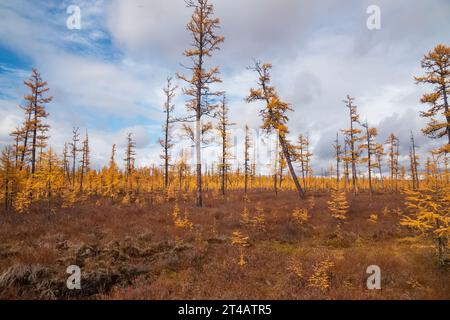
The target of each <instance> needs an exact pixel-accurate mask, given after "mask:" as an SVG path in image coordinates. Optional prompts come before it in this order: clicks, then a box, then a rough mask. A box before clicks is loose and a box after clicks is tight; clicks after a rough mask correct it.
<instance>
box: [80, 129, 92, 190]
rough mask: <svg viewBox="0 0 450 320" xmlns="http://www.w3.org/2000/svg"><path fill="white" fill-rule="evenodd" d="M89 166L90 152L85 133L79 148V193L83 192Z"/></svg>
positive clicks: (87, 137)
mask: <svg viewBox="0 0 450 320" xmlns="http://www.w3.org/2000/svg"><path fill="white" fill-rule="evenodd" d="M89 166H90V150H89V136H88V133H87V131H86V136H85V138H84V140H83V142H82V147H81V163H80V192H83V182H84V179H85V177H86V176H87V175H88V173H89Z"/></svg>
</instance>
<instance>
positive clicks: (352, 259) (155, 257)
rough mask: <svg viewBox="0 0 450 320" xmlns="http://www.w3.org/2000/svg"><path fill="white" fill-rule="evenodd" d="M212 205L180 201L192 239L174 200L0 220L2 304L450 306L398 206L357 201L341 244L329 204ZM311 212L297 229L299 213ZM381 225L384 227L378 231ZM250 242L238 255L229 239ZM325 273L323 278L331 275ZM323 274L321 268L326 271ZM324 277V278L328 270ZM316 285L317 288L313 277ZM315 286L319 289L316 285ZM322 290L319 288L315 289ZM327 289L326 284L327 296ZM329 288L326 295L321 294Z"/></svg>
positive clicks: (236, 201)
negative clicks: (341, 302) (73, 271)
mask: <svg viewBox="0 0 450 320" xmlns="http://www.w3.org/2000/svg"><path fill="white" fill-rule="evenodd" d="M249 198H250V202H249V203H247V207H248V208H249V211H250V218H252V217H254V216H255V215H256V214H257V210H256V208H257V207H260V208H263V209H264V222H263V223H262V222H259V223H249V224H245V225H243V224H242V223H241V220H242V217H241V213H242V211H243V208H244V205H245V203H244V201H243V195H242V194H241V193H237V192H236V193H230V194H229V195H227V197H226V198H225V199H223V198H221V197H219V198H215V197H214V196H213V195H212V194H209V195H208V196H206V197H205V207H204V208H201V209H198V208H195V207H194V206H193V203H194V201H193V200H192V199H187V201H183V200H180V201H179V206H180V209H181V211H182V212H184V210H185V209H186V208H187V209H188V211H189V213H190V214H189V219H190V220H191V221H192V222H193V228H192V229H189V228H177V227H176V226H175V224H174V222H173V217H172V211H173V207H174V205H175V200H174V199H172V200H171V202H169V203H164V204H162V205H157V204H153V205H150V204H146V205H144V206H143V207H142V208H138V207H136V206H133V205H130V206H125V205H111V204H109V203H108V202H107V201H105V202H104V203H102V205H101V206H96V205H95V204H94V203H92V205H83V206H82V207H80V208H78V209H67V210H62V211H61V212H59V213H58V214H57V215H55V216H52V217H48V216H47V215H46V214H43V213H39V212H34V213H29V214H24V215H12V216H5V215H4V214H3V215H2V216H1V220H2V223H1V226H0V297H1V298H6V299H20V298H40V299H55V298H56V299H70V298H75V299H79V298H96V299H449V298H450V277H449V275H450V270H446V269H442V268H439V267H438V266H437V263H436V259H435V258H434V249H433V245H432V243H430V242H428V241H425V240H421V241H418V240H416V238H413V237H412V234H411V233H410V232H409V231H408V230H405V229H403V228H400V227H399V224H398V216H397V213H395V212H394V210H395V209H397V208H400V209H402V203H403V199H402V196H400V195H374V196H373V199H372V201H370V198H369V197H368V196H367V195H358V196H357V197H353V196H350V199H349V200H350V205H351V206H350V212H349V214H348V217H349V219H348V220H347V221H346V222H345V223H344V224H343V225H342V228H341V232H339V233H337V232H336V222H335V220H334V219H333V218H332V217H331V216H330V214H329V211H328V209H327V203H326V202H327V201H328V200H329V195H327V194H315V195H314V198H315V201H314V202H315V205H314V207H313V208H312V209H311V208H309V204H308V203H309V202H305V203H302V202H300V201H299V200H298V199H297V198H296V196H295V193H291V192H282V193H280V194H279V195H278V196H277V197H276V196H274V194H273V193H270V192H255V193H251V194H250V195H249ZM296 208H300V209H302V208H307V209H308V214H309V220H308V221H307V222H306V223H305V224H304V225H299V224H298V223H297V222H296V220H295V218H294V217H293V216H292V212H293V210H294V209H296ZM373 214H377V215H378V221H377V222H373V221H369V218H370V216H371V215H373ZM235 230H241V231H243V233H244V234H246V235H248V236H249V243H250V246H249V247H246V248H244V249H243V253H244V257H245V262H246V264H245V266H243V267H241V266H239V264H238V263H239V258H240V252H239V249H238V248H237V247H236V246H233V245H232V244H231V241H230V237H231V235H232V233H233V231H235ZM71 264H77V265H79V266H80V267H81V269H82V275H83V276H82V290H81V291H69V290H67V288H66V287H65V281H66V277H68V275H67V274H65V270H66V267H67V266H69V265H71ZM373 264H375V265H379V266H380V267H381V270H382V290H380V291H370V290H367V289H366V279H367V276H368V275H367V274H366V273H365V272H366V268H367V267H368V266H369V265H373ZM324 265H325V266H324ZM321 266H322V267H321ZM321 268H322V269H321ZM314 275H315V276H314ZM313 276H314V279H315V280H314V281H313V280H311V278H312V277H313ZM317 278H318V279H319V280H317ZM318 283H319V284H318ZM320 283H325V284H323V285H320Z"/></svg>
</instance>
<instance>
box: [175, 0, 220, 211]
mask: <svg viewBox="0 0 450 320" xmlns="http://www.w3.org/2000/svg"><path fill="white" fill-rule="evenodd" d="M186 3H187V6H188V8H192V9H193V10H194V13H193V14H192V17H191V20H190V21H189V22H188V24H187V26H186V28H187V30H188V32H189V33H190V34H191V36H192V47H191V48H189V49H187V50H186V51H185V52H184V55H185V56H186V57H188V58H190V59H191V62H192V65H191V66H190V67H187V69H188V70H189V71H190V72H191V73H192V75H191V76H190V77H188V76H185V75H182V74H178V78H179V79H181V80H183V81H185V82H186V83H187V84H188V87H186V88H184V89H183V92H184V94H185V95H187V96H189V97H191V99H190V100H189V101H188V103H187V108H188V110H190V111H192V112H193V113H194V119H195V150H196V165H197V167H196V175H197V192H196V204H197V206H198V207H201V206H203V196H202V159H201V141H202V137H201V134H202V124H201V121H202V117H203V116H205V115H212V113H213V111H214V109H215V107H216V105H211V104H209V102H208V100H209V99H208V98H209V97H213V96H218V95H220V94H221V93H220V92H213V91H211V90H210V86H211V85H212V84H215V83H218V82H221V79H220V78H219V68H218V67H213V68H210V69H207V68H206V65H205V62H206V59H207V58H211V57H212V55H213V52H214V51H216V50H219V45H220V44H221V43H222V42H223V41H224V40H225V38H224V37H223V36H218V35H217V34H216V31H217V29H218V28H219V27H220V19H218V18H216V17H214V6H213V5H212V4H211V3H210V2H209V0H187V1H186Z"/></svg>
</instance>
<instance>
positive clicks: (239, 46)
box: [0, 0, 450, 173]
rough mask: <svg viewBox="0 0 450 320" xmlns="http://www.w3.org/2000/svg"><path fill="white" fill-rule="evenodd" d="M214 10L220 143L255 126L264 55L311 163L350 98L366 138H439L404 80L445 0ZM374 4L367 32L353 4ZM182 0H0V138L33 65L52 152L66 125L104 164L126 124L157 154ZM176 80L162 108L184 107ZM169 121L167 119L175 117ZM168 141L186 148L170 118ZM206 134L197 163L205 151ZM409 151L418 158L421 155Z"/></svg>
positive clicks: (323, 159) (14, 117)
mask: <svg viewBox="0 0 450 320" xmlns="http://www.w3.org/2000/svg"><path fill="white" fill-rule="evenodd" d="M211 2H212V3H213V4H214V6H215V11H216V16H217V17H219V18H220V19H221V29H220V30H219V31H218V33H219V34H221V35H224V36H225V42H224V43H223V44H222V45H221V50H220V51H218V52H216V53H215V54H214V56H213V57H212V58H211V59H210V60H208V61H207V64H208V66H216V65H217V66H220V69H221V77H222V80H223V82H222V83H221V84H220V85H218V86H217V87H216V88H217V89H218V90H222V91H226V92H227V97H228V102H229V108H230V118H231V120H232V121H233V122H234V123H235V124H236V125H235V126H234V129H233V132H232V134H233V137H234V136H236V138H233V141H235V142H236V146H235V147H234V148H233V152H234V153H235V155H237V157H236V158H235V159H234V160H233V161H234V164H237V162H239V161H240V160H241V158H242V157H241V156H240V155H241V154H242V140H243V139H242V136H243V128H244V126H245V125H246V124H248V125H249V126H250V127H251V128H253V129H254V132H257V130H258V128H259V127H260V126H261V119H260V118H259V113H258V112H259V110H260V109H261V107H262V106H261V105H259V104H257V103H255V104H247V103H246V102H245V101H244V98H245V96H246V95H247V94H248V92H249V89H250V88H251V87H254V86H255V83H256V77H255V75H254V74H253V73H252V72H251V71H249V70H248V69H247V66H249V65H250V64H251V63H252V61H253V59H257V60H261V61H263V62H270V63H272V64H273V70H272V82H273V85H274V86H275V87H276V88H277V90H278V92H279V94H280V96H281V98H282V99H283V100H284V101H287V102H289V103H290V104H291V107H292V109H293V110H294V111H293V112H291V113H290V114H289V119H290V120H289V128H290V132H291V135H290V137H291V138H292V140H295V139H296V137H297V136H298V135H299V134H300V133H301V134H304V135H309V137H310V139H311V149H312V152H313V153H314V157H313V167H314V169H315V170H316V173H317V172H319V171H320V170H321V169H326V168H328V166H329V165H330V163H332V162H333V148H332V143H333V140H334V139H335V135H336V132H338V131H339V130H340V129H344V128H346V127H348V119H347V118H348V117H347V112H346V108H345V106H344V103H343V102H342V101H343V100H344V98H345V97H346V95H347V94H350V95H351V96H353V97H354V98H355V99H356V100H355V102H356V105H357V106H358V111H359V113H360V117H361V120H363V121H366V120H367V121H368V123H369V124H370V125H371V126H375V127H377V128H378V130H379V137H378V141H379V142H384V141H385V140H386V137H387V136H388V135H389V134H390V133H391V132H395V133H396V134H397V135H398V136H399V137H400V143H401V149H400V152H401V153H402V159H403V160H406V157H407V153H408V151H409V136H410V131H412V132H413V133H414V135H415V137H416V141H417V144H418V145H419V149H418V150H419V152H420V153H421V154H422V157H423V158H424V157H425V153H426V152H427V151H429V150H430V149H432V148H434V147H435V146H436V145H438V144H439V141H433V140H430V139H428V138H426V137H424V136H423V135H422V134H421V132H420V129H421V128H422V127H423V126H424V124H425V120H424V119H421V118H420V117H419V111H420V110H424V109H425V108H426V106H424V105H421V104H420V96H421V95H422V94H423V93H425V92H427V91H428V90H429V89H430V88H427V87H425V86H423V85H417V84H415V82H414V76H418V75H421V74H422V71H421V68H420V60H421V59H422V57H423V55H424V54H425V53H427V52H428V51H430V50H431V49H433V48H434V47H435V46H436V45H437V44H438V43H443V44H446V45H449V43H450V32H449V31H450V1H448V0H430V1H408V0H378V1H376V0H369V1H364V0H346V1H344V0H340V1H336V0H320V1H307V0H242V1H229V0H213V1H211ZM71 5H76V6H78V7H79V8H80V10H81V11H80V12H81V29H79V30H77V29H69V28H68V27H67V25H66V21H67V19H68V18H69V16H70V14H68V13H67V8H68V7H69V6H71ZM370 5H377V6H378V7H379V8H380V13H381V15H380V18H381V20H380V21H381V28H380V29H379V30H369V29H368V28H367V24H366V22H367V19H368V18H369V14H368V13H367V8H368V7H369V6H370ZM191 13H192V12H191V10H190V9H189V8H186V6H185V3H184V0H169V1H168V0H165V1H163V0H133V1H125V0H110V1H106V0H78V1H77V0H64V1H51V0H50V1H31V0H28V1H27V0H15V1H5V0H3V1H1V2H0V147H3V146H5V145H7V144H10V143H11V137H10V136H9V133H10V132H11V131H12V130H13V129H14V128H15V127H16V126H17V125H19V124H20V123H21V121H22V118H23V114H22V111H21V110H20V108H19V107H18V105H20V104H23V103H24V101H23V95H24V94H26V93H27V91H26V88H25V86H24V85H23V81H24V80H26V79H27V78H28V77H29V75H30V73H31V69H32V68H33V67H35V68H37V69H38V70H39V71H40V72H41V75H42V77H43V78H44V80H46V81H47V82H48V86H49V88H50V93H51V95H52V96H53V97H54V100H53V101H52V102H51V103H50V104H49V105H48V106H47V110H48V112H49V113H50V116H49V118H48V123H49V124H50V126H51V129H50V135H51V139H50V144H51V145H52V147H53V148H54V149H55V150H56V151H58V152H61V150H62V148H63V145H64V143H65V142H68V141H69V140H70V138H71V134H72V128H73V127H79V128H80V132H81V133H82V135H84V134H85V132H88V134H89V139H90V144H91V152H92V154H91V157H92V163H93V166H94V167H97V168H99V167H101V166H102V165H105V164H106V163H107V161H108V159H109V156H110V152H111V146H112V144H113V143H115V144H117V146H118V152H119V154H120V155H122V154H123V151H124V148H125V143H126V134H127V133H128V132H132V133H133V134H134V137H135V140H136V143H137V150H136V153H137V160H136V163H137V164H138V165H141V166H143V165H153V164H155V165H160V163H161V160H160V158H159V154H160V152H161V148H160V146H159V144H158V139H159V138H160V137H161V135H162V130H161V126H162V123H163V119H164V114H163V112H162V108H163V104H164V96H163V91H162V87H163V86H164V84H165V79H166V78H167V77H168V76H174V75H175V74H176V72H180V71H184V70H183V68H182V66H181V64H188V63H189V60H187V58H185V57H184V56H183V51H184V50H185V49H186V48H188V47H189V45H190V42H191V39H190V36H189V34H188V33H187V31H186V28H185V26H186V23H187V22H188V20H189V17H190V15H191ZM176 82H177V85H178V86H179V89H178V90H177V96H176V98H175V100H174V102H175V106H176V107H175V108H176V109H175V110H176V111H175V112H176V115H178V116H182V115H186V114H187V111H186V108H185V101H186V99H187V98H186V97H185V96H183V93H182V91H181V89H180V88H182V87H183V86H184V84H183V83H181V82H179V81H176ZM175 129H177V128H175ZM176 131H177V132H176V140H177V141H178V140H179V143H177V148H175V150H173V157H174V159H176V158H177V156H178V153H179V150H180V148H182V147H189V146H190V142H189V141H186V139H183V138H182V137H181V135H180V134H179V133H178V130H176ZM258 137H259V138H257V137H256V133H255V141H256V143H255V144H256V145H258V152H257V153H258V159H259V162H260V164H261V166H260V167H261V168H262V169H261V170H263V169H264V168H265V167H269V166H270V163H271V157H272V156H273V154H274V152H271V150H273V148H271V147H269V146H273V145H274V144H273V143H272V142H271V139H270V137H264V135H263V134H259V135H258ZM217 151H218V148H217V146H216V144H215V143H214V142H213V143H211V144H210V145H209V146H208V147H206V148H204V150H203V152H204V161H205V162H206V163H209V164H210V163H212V162H213V161H215V160H216V159H217V157H218V153H217ZM423 158H422V162H423Z"/></svg>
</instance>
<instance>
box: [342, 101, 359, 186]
mask: <svg viewBox="0 0 450 320" xmlns="http://www.w3.org/2000/svg"><path fill="white" fill-rule="evenodd" d="M354 101H355V99H354V98H352V97H350V95H347V98H346V99H345V100H344V103H345V106H346V107H347V109H348V112H349V118H350V128H349V129H344V130H342V132H343V133H344V135H345V136H346V138H347V139H346V141H347V142H348V146H349V148H350V149H349V150H348V152H349V158H350V164H351V170H352V186H353V190H354V192H355V193H356V192H357V171H356V164H357V163H358V159H359V156H360V153H359V150H358V149H357V148H356V143H357V142H358V141H359V140H360V137H359V134H361V130H360V129H358V128H357V127H356V125H357V124H358V123H359V115H358V110H357V107H356V105H355V104H354Z"/></svg>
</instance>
